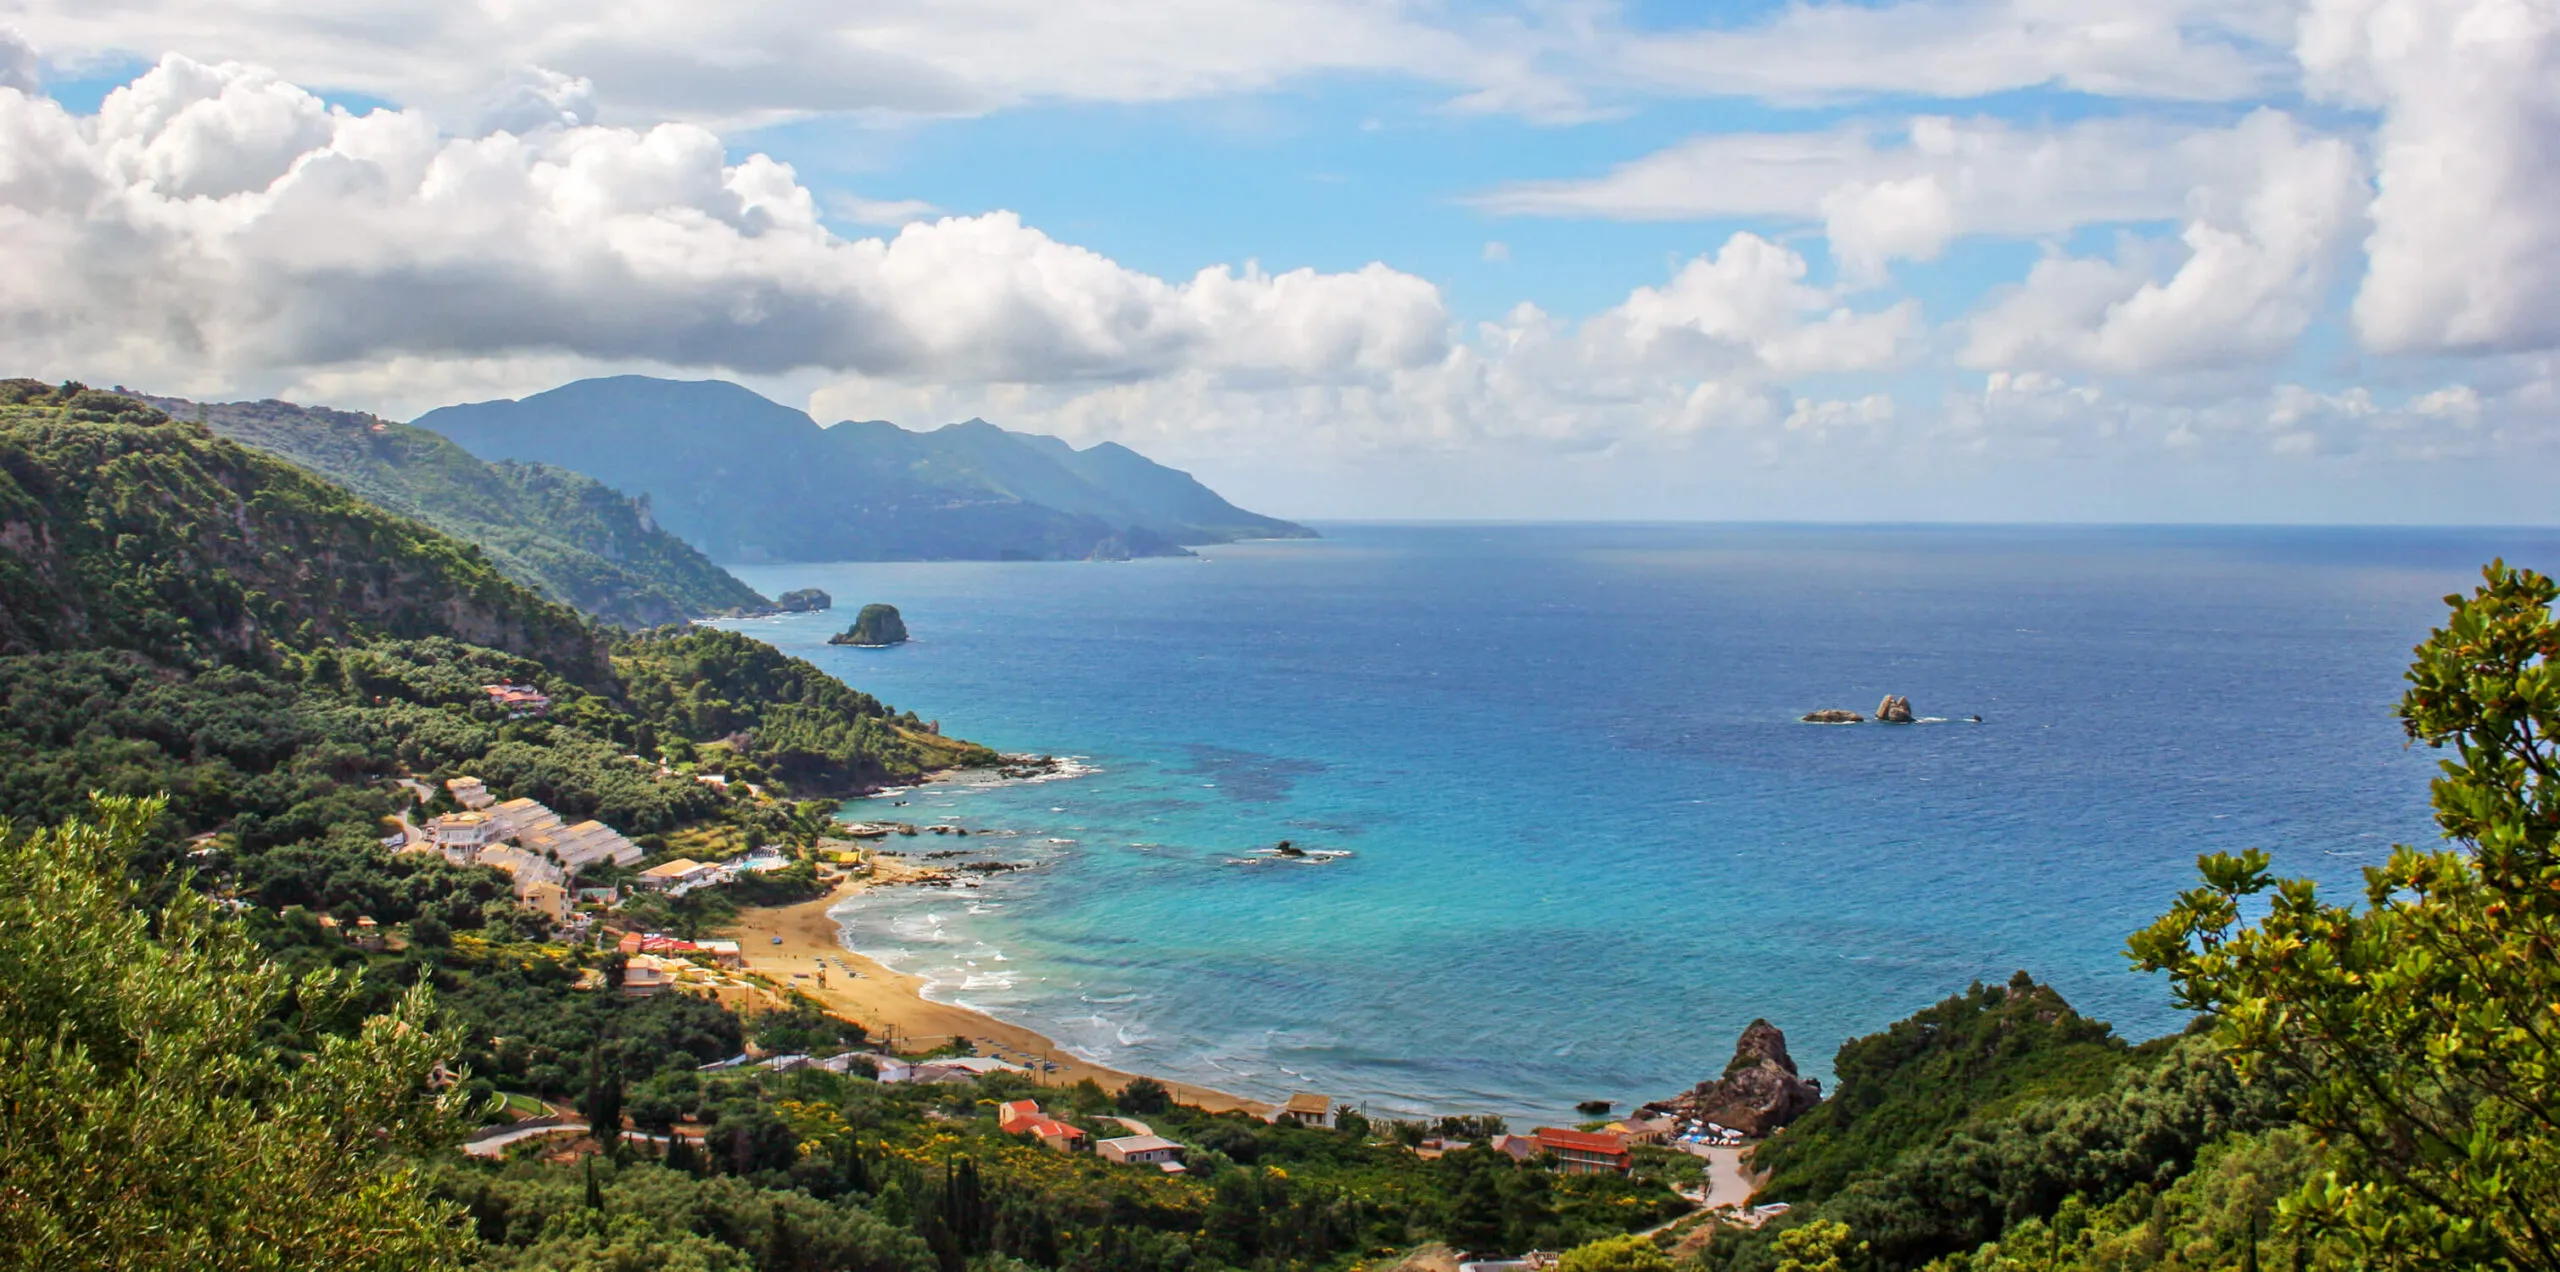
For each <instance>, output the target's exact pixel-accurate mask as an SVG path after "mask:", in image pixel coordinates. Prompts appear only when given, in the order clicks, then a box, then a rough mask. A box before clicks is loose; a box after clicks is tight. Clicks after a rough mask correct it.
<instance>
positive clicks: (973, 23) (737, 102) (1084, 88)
mask: <svg viewBox="0 0 2560 1272" xmlns="http://www.w3.org/2000/svg"><path fill="white" fill-rule="evenodd" d="M15 12H16V17H17V20H18V21H19V22H21V23H22V24H23V26H24V28H25V30H26V31H27V33H28V34H29V35H30V36H32V37H33V38H34V39H35V40H36V42H37V43H38V44H39V45H40V46H41V47H44V48H46V49H47V50H49V51H51V52H52V53H54V54H55V55H56V56H58V57H64V58H71V59H80V58H92V59H95V58H100V57H106V56H111V55H117V54H122V55H126V56H132V55H136V54H139V55H142V56H153V55H156V54H158V53H159V52H160V51H162V50H166V49H180V50H184V51H187V52H188V53H190V54H192V55H195V56H198V57H202V58H206V59H209V60H211V59H236V60H241V61H254V62H257V63H259V64H261V65H266V66H272V67H275V68H277V69H278V71H279V72H281V73H282V74H284V75H286V76H288V77H289V78H292V79H294V80H296V81H297V82H301V83H306V84H323V85H328V86H330V87H331V88H333V89H341V90H349V89H351V90H355V91H359V92H365V93H370V94H373V95H375V96H378V97H382V98H386V99H389V100H392V101H397V102H400V103H403V104H405V105H413V106H421V107H425V108H427V109H431V110H434V111H436V112H438V113H439V114H441V115H443V116H445V117H448V118H464V117H468V116H470V115H471V114H472V113H474V112H475V111H476V110H477V108H479V107H480V105H481V104H482V103H484V102H485V101H486V100H488V99H489V98H490V97H491V95H492V94H493V92H496V93H499V94H501V95H504V96H506V97H508V98H509V99H511V100H512V99H513V97H514V92H513V89H514V86H513V85H511V84H507V83H504V82H502V81H501V80H500V79H499V78H498V77H496V76H495V75H493V74H492V68H495V67H506V66H540V67H549V68H552V69H553V70H554V71H556V72H558V73H560V74H562V75H564V76H568V77H575V78H580V79H585V80H588V81H591V82H593V83H595V84H598V85H602V86H604V91H603V93H602V94H601V95H600V99H599V101H600V104H601V105H602V107H603V108H604V110H605V115H604V118H605V119H606V120H608V121H611V122H655V121H658V120H661V119H684V120H691V121H694V122H705V123H714V124H723V123H735V122H749V121H764V120H772V119H778V118H788V117H794V116H801V115H810V114H826V113H874V114H878V113H885V114H892V115H924V116H940V115H968V114H980V113H984V112H987V111H991V110H996V109H1000V108H1003V107H1006V106H1012V105H1019V104H1023V103H1029V102H1039V101H1052V100H1077V101H1107V102H1161V101H1173V100H1181V99H1186V98H1195V97H1201V96H1206V95H1212V94H1228V93H1240V92H1253V91H1259V90H1262V89H1267V88H1271V87H1273V86H1275V85H1278V84H1281V83H1284V82H1287V81H1289V80H1291V79H1294V78H1298V77H1303V76H1309V75H1318V74H1327V73H1350V74H1392V75H1399V76H1406V77H1411V78H1415V79H1419V80H1422V81H1425V82H1430V83H1435V84H1440V85H1443V86H1446V87H1447V88H1449V89H1451V90H1453V91H1454V92H1456V93H1458V94H1460V95H1461V96H1463V97H1464V98H1465V99H1466V100H1467V103H1468V105H1469V107H1470V108H1479V109H1504V110H1510V111H1515V112H1519V113H1524V114H1531V115H1541V114H1554V115H1559V116H1564V117H1571V116H1575V115H1580V114H1585V113H1587V108H1586V107H1584V106H1583V104H1582V102H1581V100H1580V96H1579V94H1578V93H1577V92H1576V91H1575V90H1574V89H1573V88H1572V87H1571V86H1570V85H1569V84H1567V83H1565V82H1563V81H1562V80H1560V79H1558V78H1557V77H1556V76H1555V75H1553V74H1552V73H1550V72H1548V71H1545V70H1543V69H1541V67H1540V65H1539V63H1540V61H1541V52H1542V50H1543V49H1544V48H1545V47H1546V46H1547V45H1548V43H1550V42H1551V40H1552V38H1553V37H1550V36H1546V35H1542V34H1540V33H1539V31H1538V30H1537V29H1536V28H1534V27H1530V26H1524V25H1523V24H1522V23H1521V22H1520V21H1518V20H1515V19H1509V18H1499V19H1497V18H1491V17H1489V18H1486V19H1484V20H1483V21H1481V22H1471V23H1470V22H1459V21H1456V20H1452V19H1450V18H1448V16H1447V15H1446V14H1442V13H1438V12H1436V11H1433V10H1429V9H1419V10H1413V11H1408V8H1407V6H1404V5H1398V4H1383V5H1382V4H1371V3H1364V2H1363V0H1156V2H1155V3H1150V4H1145V5H1126V4H1117V3H1103V2H1099V0H1043V2H1042V3H1036V4H1035V3H1025V2H1023V0H946V2H944V3H937V4H931V5H922V4H866V5H842V4H829V3H822V2H821V0H733V2H732V3H728V4H722V5H718V6H703V5H683V4H674V5H670V4H639V5H634V4H620V3H609V2H608V0H551V2H548V3H542V4H514V5H488V4H396V5H386V4H382V3H378V2H376V0H304V2H303V3H297V4H292V5H275V4H268V3H261V2H259V0H120V2H119V3H113V4H100V3H94V2H92V0H26V3H24V4H23V5H22V6H21V7H19V8H17V9H16V10H15Z"/></svg>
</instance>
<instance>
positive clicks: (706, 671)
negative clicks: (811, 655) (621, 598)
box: [614, 627, 997, 794]
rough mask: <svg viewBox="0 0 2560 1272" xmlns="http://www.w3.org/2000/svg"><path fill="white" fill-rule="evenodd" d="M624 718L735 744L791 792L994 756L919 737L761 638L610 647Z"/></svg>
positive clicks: (902, 720) (683, 638)
mask: <svg viewBox="0 0 2560 1272" xmlns="http://www.w3.org/2000/svg"><path fill="white" fill-rule="evenodd" d="M614 667H615V670H616V671H617V672H618V673H619V674H620V676H621V678H622V682H623V685H624V687H625V695H626V699H627V701H628V702H629V704H630V706H631V709H632V711H633V712H634V713H635V714H637V715H639V716H640V717H641V718H643V719H645V720H648V721H649V722H651V723H652V724H654V725H656V726H658V727H659V728H660V730H661V731H662V732H663V733H665V734H670V735H677V736H682V737H686V738H690V739H693V740H695V741H697V742H701V741H715V740H719V739H723V738H735V739H738V740H739V742H740V745H739V747H738V753H739V754H741V755H743V756H744V757H746V758H747V759H749V760H751V761H753V762H754V763H755V764H756V765H758V766H759V767H761V768H763V769H764V770H765V771H767V772H769V773H771V774H773V775H775V776H776V777H779V778H780V779H782V780H783V781H785V782H788V783H790V784H791V786H792V787H793V788H794V789H797V790H802V791H807V792H810V793H818V794H845V793H850V792H851V791H853V790H856V789H859V788H863V787H867V786H871V785H876V784H880V783H886V782H892V781H906V780H911V779H913V778H914V777H916V776H917V775H918V774H920V773H922V772H924V771H925V770H927V769H930V768H944V767H955V766H960V765H970V764H980V765H983V764H993V763H995V762H996V760H997V756H996V754H995V753H994V752H992V751H989V750H988V749H987V748H985V747H982V746H976V745H974V744H971V743H967V742H959V741H954V740H950V739H945V738H942V737H939V736H937V735H934V734H930V733H927V732H925V731H924V730H923V729H922V728H921V727H920V726H919V725H918V724H917V722H916V720H915V718H914V717H913V716H912V715H909V716H904V717H901V716H899V715H897V714H896V713H894V712H893V711H892V710H891V709H890V708H889V707H887V706H886V705H884V704H882V703H881V701H880V700H879V699H877V698H874V697H872V696H871V695H869V694H867V693H862V692H859V691H857V690H854V689H849V688H847V687H845V684H844V682H842V681H840V680H837V679H836V678H835V677H833V676H830V675H828V674H826V673H825V672H823V671H820V670H819V669H818V668H816V667H815V666H812V665H811V664H809V663H807V662H805V661H802V660H801V659H797V658H793V657H790V656H789V655H787V654H784V653H782V652H781V651H780V650H777V649H775V648H774V647H773V646H771V645H767V644H765V643H764V642H763V641H760V640H755V639H753V638H751V637H747V636H742V635H739V634H738V633H736V632H726V631H719V630H716V629H712V628H704V627H693V628H665V629H661V630H659V631H653V632H644V633H642V634H640V635H638V636H635V637H632V638H631V639H629V640H626V641H624V642H623V643H622V644H620V645H619V646H617V647H616V648H615V651H614Z"/></svg>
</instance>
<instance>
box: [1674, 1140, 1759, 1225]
mask: <svg viewBox="0 0 2560 1272" xmlns="http://www.w3.org/2000/svg"><path fill="white" fill-rule="evenodd" d="M1689 1151H1691V1152H1693V1153H1696V1154H1697V1155H1698V1156H1700V1157H1703V1158H1706V1159H1707V1205H1708V1206H1709V1207H1710V1208H1713V1207H1716V1206H1733V1207H1735V1208H1737V1209H1738V1208H1740V1207H1741V1206H1743V1205H1744V1204H1745V1203H1747V1202H1749V1201H1750V1200H1751V1194H1752V1193H1754V1192H1757V1191H1759V1188H1760V1185H1759V1184H1758V1183H1756V1182H1754V1181H1753V1180H1752V1178H1751V1175H1750V1173H1749V1172H1748V1171H1746V1170H1744V1169H1743V1165H1742V1154H1743V1151H1744V1150H1742V1149H1739V1148H1713V1147H1703V1146H1701V1147H1695V1148H1691V1149H1690V1150H1689Z"/></svg>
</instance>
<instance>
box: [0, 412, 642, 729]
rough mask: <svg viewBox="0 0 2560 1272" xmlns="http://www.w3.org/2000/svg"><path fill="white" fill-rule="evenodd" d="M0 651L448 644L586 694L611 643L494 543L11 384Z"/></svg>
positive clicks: (198, 440)
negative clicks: (434, 640)
mask: <svg viewBox="0 0 2560 1272" xmlns="http://www.w3.org/2000/svg"><path fill="white" fill-rule="evenodd" d="M0 549H5V551H0V653H12V654H15V653H34V652H40V651H48V650H75V649H93V648H113V649H124V650H132V651H135V652H138V653H142V654H144V655H147V656H149V657H152V658H154V659H157V660H161V661H164V662H168V663H171V664H186V663H201V662H240V663H258V662H264V661H268V660H269V659H270V658H271V657H272V655H273V654H274V652H275V651H276V650H277V649H279V648H296V649H307V648H311V647H314V646H318V645H322V644H329V643H338V642H346V641H357V640H363V639H366V638H370V637H421V636H449V637H452V638H454V639H457V640H462V641H466V642H469V643H471V644H474V645H480V646H485V647H488V648H491V649H496V650H501V651H504V652H506V653H510V654H517V655H521V656H524V657H527V658H532V659H536V660H538V661H540V662H542V663H543V664H544V665H546V666H548V667H550V668H552V669H553V670H554V671H555V672H557V673H559V674H560V675H563V676H566V677H568V678H569V679H571V680H574V681H577V682H578V683H582V684H593V683H599V682H600V681H601V680H602V679H603V678H604V676H605V675H606V667H605V662H604V649H603V645H602V643H601V642H600V641H599V640H598V639H597V637H596V635H595V633H593V632H592V631H590V630H589V629H588V627H587V625H586V624H585V622H584V621H582V620H581V619H580V618H579V617H578V616H577V615H576V614H575V613H573V612H571V611H570V610H569V609H568V608H566V607H564V606H561V605H557V604H554V603H552V602H549V601H546V600H544V599H542V598H541V597H539V596H536V595H534V594H532V593H530V592H527V591H526V590H524V589H523V588H521V587H518V586H516V585H515V584H514V583H512V582H510V581H509V580H508V579H507V578H506V576H505V575H504V574H502V573H501V572H500V571H499V570H498V569H497V568H496V567H495V566H494V565H493V564H492V563H491V562H490V560H489V559H488V557H487V555H486V554H484V553H483V552H481V551H480V550H478V549H476V548H474V547H472V546H470V545H468V544H464V543H460V542H457V541H455V540H453V539H450V538H447V537H446V536H444V535H442V534H439V533H437V532H435V531H434V530H431V529H428V528H427V527H425V526H422V525H420V524H418V523H417V522H414V521H410V520H408V519H406V518H403V517H397V516H393V515H392V514H390V513H387V512H384V511H383V510H381V509H380V508H377V507H374V506H373V505H371V504H368V503H366V502H364V501H363V500H361V499H358V498H356V497H355V496H353V495H351V494H349V493H348V492H346V491H345V490H343V489H341V488H339V487H337V486H333V485H330V484H329V483H327V482H325V481H322V480H320V479H318V478H316V477H313V476H311V475H309V474H307V473H304V472H302V471H301V470H299V469H296V468H293V467H291V466H289V465H286V464H283V463H280V462H278V461H276V460H273V459H270V458H268V457H266V456H264V455H261V454H259V453H257V452H255V451H252V450H249V449H247V448H245V447H242V446H239V445H236V444H234V443H231V442H226V441H222V440H220V439H217V438H215V437H214V436H213V435H212V434H211V433H209V432H207V431H206V430H205V428H204V426H202V425H199V424H192V423H183V422H178V421H173V420H171V419H169V418H168V417H167V416H166V415H164V414H162V413H161V412H160V411H158V410H156V409H154V408H152V407H149V406H146V405H144V404H143V403H141V402H138V401H136V400H134V399H132V398H128V397H123V396H119V395H116V394H111V393H102V392H99V391H97V390H94V389H87V388H82V387H80V386H78V385H66V386H63V387H61V388H55V387H53V386H49V385H45V384H41V383H38V382H36V381H33V380H8V381H0Z"/></svg>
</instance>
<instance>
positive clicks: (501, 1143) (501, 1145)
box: [462, 1122, 587, 1157]
mask: <svg viewBox="0 0 2560 1272" xmlns="http://www.w3.org/2000/svg"><path fill="white" fill-rule="evenodd" d="M586 1133H587V1124H586V1123H584V1122H571V1123H569V1124H568V1125H566V1126H525V1127H519V1128H517V1129H515V1130H512V1131H503V1132H500V1133H499V1134H496V1135H492V1136H490V1137H489V1138H487V1139H479V1140H472V1141H471V1142H469V1143H467V1144H464V1145H463V1146H462V1151H463V1152H466V1153H469V1154H471V1155H472V1156H473V1157H496V1156H497V1155H499V1154H500V1153H503V1152H505V1151H507V1145H509V1144H513V1143H515V1142H516V1141H517V1140H526V1139H532V1138H534V1137H535V1136H538V1135H584V1134H586Z"/></svg>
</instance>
